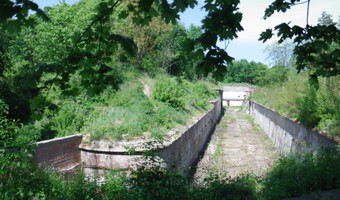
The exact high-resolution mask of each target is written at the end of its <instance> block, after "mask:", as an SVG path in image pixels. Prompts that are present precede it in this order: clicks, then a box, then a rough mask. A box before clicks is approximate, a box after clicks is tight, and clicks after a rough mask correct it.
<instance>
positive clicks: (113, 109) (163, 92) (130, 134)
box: [83, 75, 217, 140]
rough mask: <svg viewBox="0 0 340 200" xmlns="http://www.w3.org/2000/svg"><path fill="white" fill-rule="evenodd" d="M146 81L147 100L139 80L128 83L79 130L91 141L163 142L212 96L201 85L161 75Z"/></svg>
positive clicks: (96, 109) (204, 107) (211, 93)
mask: <svg viewBox="0 0 340 200" xmlns="http://www.w3.org/2000/svg"><path fill="white" fill-rule="evenodd" d="M152 81H154V82H153V83H152ZM148 82H149V84H150V85H151V86H150V87H151V97H150V98H149V97H148V96H147V95H145V94H144V93H143V89H144V85H143V84H142V82H141V81H140V80H130V81H129V82H126V83H125V84H123V85H121V87H120V89H119V91H118V92H117V93H115V94H114V95H113V96H112V98H109V99H107V100H106V102H105V104H103V105H102V106H98V107H96V108H94V110H93V112H92V113H91V114H90V116H89V118H88V120H87V123H86V125H85V126H84V128H83V131H84V132H86V133H90V134H91V139H92V140H100V139H105V140H131V139H133V138H136V137H141V136H144V137H150V136H151V137H154V138H158V139H164V137H166V134H165V133H166V132H167V131H169V130H170V129H171V128H173V127H174V126H175V125H176V124H185V123H186V122H187V121H188V119H190V117H191V116H192V115H195V114H197V113H198V112H203V111H205V110H206V109H207V108H209V104H210V103H209V99H212V98H214V97H216V95H215V94H214V91H211V90H210V89H209V88H208V86H207V84H206V83H204V82H195V83H192V82H189V81H187V80H177V79H175V78H171V77H169V76H165V75H163V76H160V77H158V78H156V79H155V80H152V79H149V80H148ZM152 86H153V87H152ZM215 93H217V92H215Z"/></svg>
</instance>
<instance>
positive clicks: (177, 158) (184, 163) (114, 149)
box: [80, 91, 222, 171]
mask: <svg viewBox="0 0 340 200" xmlns="http://www.w3.org/2000/svg"><path fill="white" fill-rule="evenodd" d="M219 93H220V95H219V99H218V100H217V101H215V102H213V104H214V107H213V108H212V109H211V110H210V111H209V112H208V113H207V114H205V115H204V116H203V117H202V118H200V119H199V120H198V121H197V122H196V123H194V124H193V125H192V126H191V127H189V128H188V129H187V130H186V131H184V133H181V134H180V135H179V136H178V137H175V138H173V139H171V140H170V141H167V142H165V143H162V144H154V145H155V146H156V147H155V146H153V148H154V150H155V151H156V152H157V153H158V154H159V159H160V160H162V161H164V162H165V165H166V167H168V168H172V167H175V168H176V169H181V170H182V171H184V170H185V169H186V168H188V167H190V166H192V165H193V163H194V162H195V161H196V160H197V159H198V156H199V154H200V152H201V151H202V149H203V146H204V145H205V143H206V141H207V139H208V137H209V135H210V133H212V131H213V130H214V128H215V125H216V123H217V122H218V119H219V118H220V116H221V114H222V91H219ZM148 142H150V141H139V142H135V143H133V142H131V143H128V142H116V143H110V142H97V143H94V144H91V145H86V144H84V145H81V146H80V149H81V161H82V163H83V165H84V167H85V168H92V169H93V168H95V169H118V168H119V169H129V168H134V166H135V165H136V163H141V162H147V161H145V160H143V157H142V155H141V154H142V153H143V150H145V149H147V147H143V146H147V145H146V143H148ZM126 146H129V147H132V148H134V154H133V155H131V154H129V153H128V150H127V149H126Z"/></svg>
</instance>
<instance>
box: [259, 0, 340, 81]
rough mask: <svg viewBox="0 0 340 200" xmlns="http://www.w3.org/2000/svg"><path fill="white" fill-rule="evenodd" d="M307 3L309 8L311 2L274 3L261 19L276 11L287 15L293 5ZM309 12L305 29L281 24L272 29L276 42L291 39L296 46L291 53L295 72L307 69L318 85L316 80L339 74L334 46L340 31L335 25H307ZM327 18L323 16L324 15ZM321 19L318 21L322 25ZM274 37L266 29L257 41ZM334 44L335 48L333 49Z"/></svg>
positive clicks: (337, 57) (271, 32) (337, 55)
mask: <svg viewBox="0 0 340 200" xmlns="http://www.w3.org/2000/svg"><path fill="white" fill-rule="evenodd" d="M301 3H307V4H308V9H309V3H310V1H309V0H308V1H305V2H301V1H300V0H275V1H274V2H273V3H272V4H270V5H269V7H268V8H267V9H266V10H265V15H264V19H267V18H268V17H270V16H271V15H273V14H274V13H275V12H286V11H287V10H288V9H291V8H292V7H293V6H295V5H297V4H301ZM308 17H309V16H308V12H307V22H306V27H304V28H303V27H300V26H297V25H294V26H290V24H289V23H281V24H279V25H277V26H275V28H274V29H275V30H276V31H277V36H278V37H279V38H280V39H279V43H282V42H283V41H284V40H286V39H293V41H294V43H295V48H294V54H295V55H296V66H297V70H298V72H301V71H304V70H306V69H307V70H308V71H309V75H310V79H311V80H312V81H313V82H314V83H315V84H317V77H318V76H322V77H330V76H336V75H338V74H339V73H340V71H339V70H340V68H339V63H340V60H339V58H340V56H339V53H340V50H339V48H336V47H335V46H338V45H339V43H340V39H339V38H340V30H339V29H338V28H337V27H336V25H335V24H334V23H328V24H317V25H315V26H311V25H309V24H308ZM323 17H326V15H323ZM323 21H324V20H319V22H323ZM272 36H273V30H272V29H267V30H266V31H265V32H262V34H261V37H260V39H259V40H262V41H263V42H265V41H267V40H268V39H270V38H271V37H272ZM334 45H335V46H334Z"/></svg>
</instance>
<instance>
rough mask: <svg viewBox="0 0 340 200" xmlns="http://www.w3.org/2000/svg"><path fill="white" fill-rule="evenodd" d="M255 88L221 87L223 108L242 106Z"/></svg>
mask: <svg viewBox="0 0 340 200" xmlns="http://www.w3.org/2000/svg"><path fill="white" fill-rule="evenodd" d="M254 91H255V86H223V106H242V104H243V101H244V100H245V99H247V98H248V97H249V96H250V94H251V93H253V92H254Z"/></svg>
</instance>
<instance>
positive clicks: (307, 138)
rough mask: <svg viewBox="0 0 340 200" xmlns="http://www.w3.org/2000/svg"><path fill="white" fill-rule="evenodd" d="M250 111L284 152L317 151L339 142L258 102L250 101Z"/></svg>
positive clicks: (277, 146)
mask: <svg viewBox="0 0 340 200" xmlns="http://www.w3.org/2000/svg"><path fill="white" fill-rule="evenodd" d="M249 111H250V114H251V115H252V116H253V117H254V119H255V122H256V123H257V124H259V125H260V127H261V128H262V129H263V130H264V132H265V133H266V134H267V135H268V136H269V138H270V139H271V140H272V141H273V142H274V144H275V146H276V148H278V149H279V150H280V151H281V152H282V153H288V152H291V151H295V152H298V153H303V152H306V151H309V152H316V151H317V150H318V149H319V148H320V147H322V146H335V145H337V142H335V141H333V140H331V139H329V138H327V137H326V136H324V135H321V134H320V133H319V132H317V131H313V130H311V129H308V128H306V127H305V126H304V125H302V124H299V123H297V122H294V121H292V120H291V119H288V118H286V117H283V116H281V115H279V114H277V113H276V112H274V111H272V110H271V109H269V108H267V107H265V106H263V105H260V104H258V103H256V102H253V101H251V102H250V106H249Z"/></svg>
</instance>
